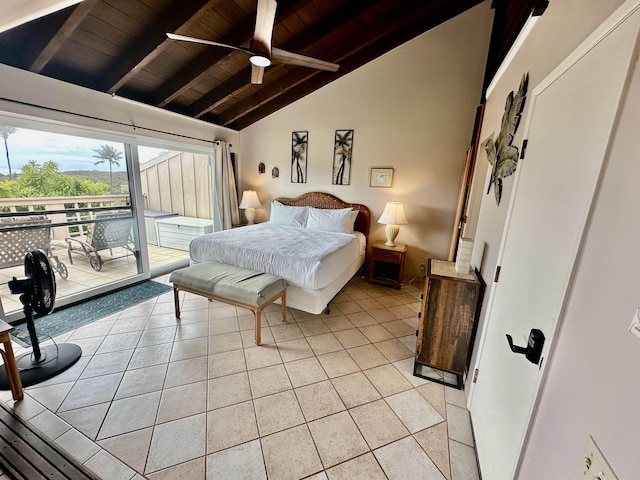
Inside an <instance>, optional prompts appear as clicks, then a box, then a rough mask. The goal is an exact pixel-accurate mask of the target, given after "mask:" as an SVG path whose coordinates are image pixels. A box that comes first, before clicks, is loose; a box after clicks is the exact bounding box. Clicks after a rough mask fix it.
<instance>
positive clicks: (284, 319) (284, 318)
mask: <svg viewBox="0 0 640 480" xmlns="http://www.w3.org/2000/svg"><path fill="white" fill-rule="evenodd" d="M286 322H287V291H286V290H283V291H282V323H286Z"/></svg>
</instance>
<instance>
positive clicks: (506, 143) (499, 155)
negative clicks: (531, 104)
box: [482, 73, 529, 205]
mask: <svg viewBox="0 0 640 480" xmlns="http://www.w3.org/2000/svg"><path fill="white" fill-rule="evenodd" d="M528 84H529V74H528V73H525V74H523V75H522V80H521V81H520V87H519V88H518V93H516V94H515V96H514V93H513V90H512V91H511V92H509V95H507V101H506V104H505V107H504V114H503V115H502V125H501V126H500V133H499V134H498V139H497V140H496V141H495V142H494V141H493V135H492V136H491V137H489V138H488V139H486V140H485V141H484V142H483V143H482V147H483V148H484V150H485V152H486V153H487V160H489V163H490V164H491V165H492V166H493V170H492V171H491V178H490V179H489V188H487V194H488V193H489V192H490V191H491V185H494V193H495V196H496V204H497V205H500V200H501V198H502V179H503V178H504V177H508V176H509V175H511V174H512V173H513V172H515V171H516V168H517V167H518V148H517V147H514V146H513V145H511V142H513V137H514V135H515V134H516V130H517V129H518V125H519V124H520V116H521V115H522V110H523V109H524V103H525V100H526V97H527V86H528Z"/></svg>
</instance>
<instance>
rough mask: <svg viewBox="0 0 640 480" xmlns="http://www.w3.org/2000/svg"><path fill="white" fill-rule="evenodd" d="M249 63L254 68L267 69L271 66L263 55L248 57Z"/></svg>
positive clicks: (269, 61)
mask: <svg viewBox="0 0 640 480" xmlns="http://www.w3.org/2000/svg"><path fill="white" fill-rule="evenodd" d="M249 61H250V62H251V63H253V64H254V65H255V66H256V67H268V66H270V65H271V60H270V59H269V58H268V57H265V56H263V55H252V56H251V57H249Z"/></svg>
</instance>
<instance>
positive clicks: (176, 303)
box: [173, 286, 180, 318]
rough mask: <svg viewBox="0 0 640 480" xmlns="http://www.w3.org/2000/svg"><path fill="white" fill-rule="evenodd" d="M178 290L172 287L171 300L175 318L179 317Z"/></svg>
mask: <svg viewBox="0 0 640 480" xmlns="http://www.w3.org/2000/svg"><path fill="white" fill-rule="evenodd" d="M179 293H180V291H179V290H178V289H177V288H176V287H175V286H174V287H173V302H174V304H175V307H176V318H180V296H179Z"/></svg>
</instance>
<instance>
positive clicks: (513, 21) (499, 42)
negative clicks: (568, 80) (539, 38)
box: [482, 0, 549, 96]
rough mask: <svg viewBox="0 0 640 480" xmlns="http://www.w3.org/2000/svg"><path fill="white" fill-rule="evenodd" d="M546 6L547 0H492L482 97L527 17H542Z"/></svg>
mask: <svg viewBox="0 0 640 480" xmlns="http://www.w3.org/2000/svg"><path fill="white" fill-rule="evenodd" d="M548 5H549V2H548V0H518V1H513V0H494V2H493V3H492V8H495V13H494V16H493V28H492V30H491V40H490V42H489V53H488V55H487V66H486V68H485V76H484V86H483V89H482V91H483V96H484V92H485V91H486V89H487V87H488V86H489V84H490V83H491V80H492V79H493V77H494V75H495V74H496V72H497V71H498V69H499V68H500V65H501V64H502V61H503V60H504V59H505V57H506V56H507V54H508V53H509V50H510V49H511V47H512V46H513V43H514V42H515V41H516V38H518V35H519V34H520V31H521V30H522V27H524V24H525V23H526V22H527V19H528V18H529V15H534V16H540V15H542V14H543V13H544V11H545V10H546V8H547V6H548Z"/></svg>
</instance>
